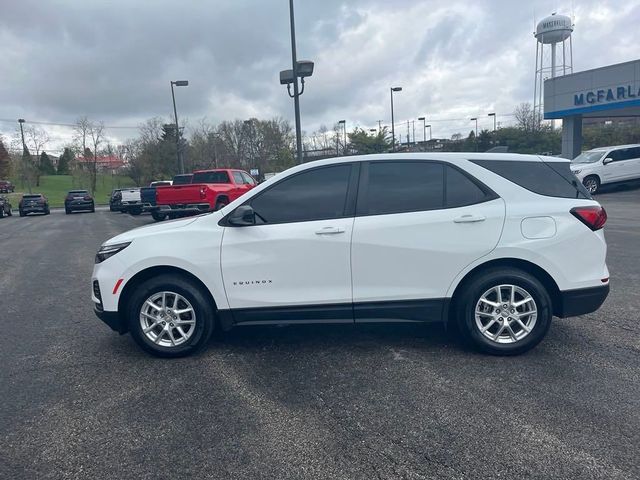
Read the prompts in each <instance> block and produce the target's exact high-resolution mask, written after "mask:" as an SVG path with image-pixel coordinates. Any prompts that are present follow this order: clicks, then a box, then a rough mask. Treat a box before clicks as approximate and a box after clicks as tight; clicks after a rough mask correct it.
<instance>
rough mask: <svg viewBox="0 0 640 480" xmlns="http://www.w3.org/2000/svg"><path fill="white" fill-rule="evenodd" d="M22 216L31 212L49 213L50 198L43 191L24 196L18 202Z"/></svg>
mask: <svg viewBox="0 0 640 480" xmlns="http://www.w3.org/2000/svg"><path fill="white" fill-rule="evenodd" d="M18 211H19V212H20V216H21V217H24V216H25V215H29V214H30V213H44V214H45V215H49V213H50V211H49V200H48V199H47V197H45V196H44V195H42V194H41V193H33V194H30V193H27V194H25V195H23V196H22V198H21V199H20V203H19V204H18Z"/></svg>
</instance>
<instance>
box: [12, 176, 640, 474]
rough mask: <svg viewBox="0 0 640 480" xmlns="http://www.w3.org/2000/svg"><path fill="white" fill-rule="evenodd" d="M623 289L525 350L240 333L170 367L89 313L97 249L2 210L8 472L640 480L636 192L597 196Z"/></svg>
mask: <svg viewBox="0 0 640 480" xmlns="http://www.w3.org/2000/svg"><path fill="white" fill-rule="evenodd" d="M597 199H598V200H599V201H601V203H602V204H603V205H604V206H605V207H606V209H607V211H608V213H609V221H608V223H607V225H606V227H605V234H606V237H607V240H608V243H609V257H608V264H609V268H610V270H611V279H612V280H611V286H612V291H611V294H610V296H609V298H608V299H607V301H606V303H605V305H604V306H603V307H602V309H601V310H600V311H598V312H596V313H594V314H591V315H586V316H584V317H580V318H572V319H564V320H560V319H556V320H555V322H554V324H553V325H552V327H551V330H550V332H549V335H548V337H547V339H546V340H545V341H544V342H543V343H542V344H541V345H540V346H538V347H537V348H536V349H534V350H533V351H531V352H529V353H528V354H526V355H523V356H520V357H515V358H497V357H490V356H484V355H480V354H476V353H474V352H472V351H470V350H468V349H467V348H466V347H464V346H463V345H461V344H460V343H459V342H458V341H457V340H456V339H455V337H454V336H453V335H451V334H450V333H448V332H446V331H444V329H443V328H441V327H439V326H420V325H392V326H384V325H373V326H357V327H355V326H317V327H316V326H304V327H303V326H299V327H286V328H278V327H245V328H243V329H237V330H235V331H232V332H230V333H228V334H227V335H225V337H224V338H222V339H215V340H213V341H212V342H211V344H210V345H209V347H208V349H207V350H206V351H204V352H203V353H201V354H199V355H198V356H195V357H191V358H186V359H180V360H160V359H156V358H152V357H150V356H147V355H146V354H144V353H143V352H142V351H140V350H139V349H138V348H137V346H136V345H135V344H134V342H133V340H132V339H131V338H130V337H129V336H128V335H127V336H118V335H117V334H115V333H113V332H111V331H110V330H109V329H108V328H107V327H106V326H105V325H103V324H101V322H100V321H99V320H98V319H97V318H95V316H94V314H93V311H92V305H91V301H90V294H89V291H90V284H89V280H90V274H91V270H92V268H93V256H94V254H95V251H96V250H97V247H98V246H99V245H100V243H101V242H102V241H104V240H106V239H107V238H108V237H110V236H113V235H115V234H117V233H119V232H122V231H124V230H128V229H130V228H133V227H136V226H140V225H144V224H147V223H151V222H152V220H151V219H150V218H149V217H148V216H141V217H131V216H129V215H125V214H117V213H109V212H108V211H104V210H103V211H98V212H96V213H95V214H90V213H87V214H84V213H82V214H80V213H79V214H74V215H64V214H63V213H61V212H57V211H54V212H52V214H51V215H49V216H47V217H35V216H34V217H27V218H18V217H17V216H14V217H12V218H4V219H2V220H0V259H1V260H0V312H2V316H1V317H0V318H1V319H2V324H3V325H4V330H3V331H4V334H3V335H2V338H1V340H0V347H1V348H0V361H1V365H2V368H1V369H0V398H1V399H2V401H1V402H0V445H1V448H0V478H7V479H8V478H28V479H32V478H52V479H53V478H55V479H58V478H114V479H120V478H136V479H139V480H142V479H147V478H149V479H151V478H154V479H155V478H279V479H284V478H345V479H346V478H349V479H351V478H362V479H371V478H410V479H412V478H505V479H515V478H540V479H550V478H562V479H567V478H576V479H590V478H603V479H604V478H606V479H616V478H628V479H636V478H640V325H639V323H640V322H639V320H640V213H639V207H640V187H638V186H635V187H621V188H617V189H613V190H610V191H609V192H607V193H604V194H602V195H600V196H598V197H597Z"/></svg>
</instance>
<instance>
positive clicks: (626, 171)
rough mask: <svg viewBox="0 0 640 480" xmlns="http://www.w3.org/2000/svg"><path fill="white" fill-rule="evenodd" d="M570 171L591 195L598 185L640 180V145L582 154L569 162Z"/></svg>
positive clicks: (603, 149)
mask: <svg viewBox="0 0 640 480" xmlns="http://www.w3.org/2000/svg"><path fill="white" fill-rule="evenodd" d="M571 171H572V172H573V174H574V175H575V176H576V177H578V180H580V181H581V182H582V183H583V184H584V186H585V187H586V188H587V190H589V193H592V194H593V193H596V192H597V191H598V189H599V188H600V185H606V184H610V183H617V182H627V181H629V180H640V144H635V145H618V146H616V147H599V148H594V149H593V150H589V151H587V152H583V153H582V154H580V155H578V156H577V157H576V158H574V159H573V160H572V161H571Z"/></svg>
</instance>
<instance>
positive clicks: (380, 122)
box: [378, 120, 382, 133]
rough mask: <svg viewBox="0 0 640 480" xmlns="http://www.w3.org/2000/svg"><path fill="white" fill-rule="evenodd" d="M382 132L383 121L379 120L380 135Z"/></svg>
mask: <svg viewBox="0 0 640 480" xmlns="http://www.w3.org/2000/svg"><path fill="white" fill-rule="evenodd" d="M381 131H382V120H378V133H380V132H381Z"/></svg>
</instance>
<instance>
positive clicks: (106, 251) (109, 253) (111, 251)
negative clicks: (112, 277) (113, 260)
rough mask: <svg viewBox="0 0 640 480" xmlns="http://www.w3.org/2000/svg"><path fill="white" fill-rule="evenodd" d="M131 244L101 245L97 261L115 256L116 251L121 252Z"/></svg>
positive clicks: (100, 261)
mask: <svg viewBox="0 0 640 480" xmlns="http://www.w3.org/2000/svg"><path fill="white" fill-rule="evenodd" d="M129 245H131V242H126V243H116V244H113V245H103V246H101V247H100V250H98V253H96V263H102V262H104V261H105V260H106V259H107V258H109V257H113V256H114V255H115V254H116V253H118V252H121V251H122V250H124V249H125V248H127V247H128V246H129Z"/></svg>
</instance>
